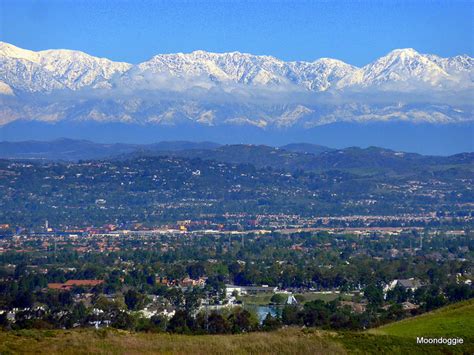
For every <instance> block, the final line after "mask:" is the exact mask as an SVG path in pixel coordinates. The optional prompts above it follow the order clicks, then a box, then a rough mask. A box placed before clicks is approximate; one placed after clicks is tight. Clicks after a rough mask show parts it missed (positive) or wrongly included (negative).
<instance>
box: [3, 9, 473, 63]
mask: <svg viewBox="0 0 474 355" xmlns="http://www.w3.org/2000/svg"><path fill="white" fill-rule="evenodd" d="M473 17H474V1H455V0H451V1H421V0H416V1H362V2H359V1H357V2H356V1H338V2H329V1H291V2H290V1H287V2H283V1H258V2H257V1H252V2H248V1H142V0H133V1H131V0H130V1H100V0H95V1H80V0H75V1H66V0H35V1H23V0H0V40H2V41H5V42H9V43H12V44H15V45H17V46H20V47H24V48H28V49H33V50H40V49H49V48H69V49H78V50H82V51H85V52H87V53H90V54H92V55H96V56H104V57H108V58H111V59H114V60H122V61H128V62H131V63H137V62H140V61H144V60H147V59H149V58H150V57H152V56H153V55H154V54H157V53H173V52H190V51H192V50H196V49H204V50H207V51H215V52H225V51H234V50H237V51H241V52H249V53H254V54H268V55H273V56H276V57H278V58H281V59H284V60H314V59H317V58H320V57H332V58H337V59H341V60H344V61H346V62H348V63H351V64H355V65H364V64H367V63H368V62H370V61H372V60H373V59H375V58H377V57H379V56H381V55H384V54H386V53H388V52H389V51H390V50H392V49H395V48H405V47H413V48H415V49H417V50H418V51H420V52H423V53H434V54H438V55H441V56H452V55H456V54H469V55H471V56H473V54H474V53H473V52H474V49H473V47H474V39H473V36H474V34H473V33H474V29H473V24H472V22H473Z"/></svg>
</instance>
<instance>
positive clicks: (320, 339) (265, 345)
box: [0, 300, 474, 355]
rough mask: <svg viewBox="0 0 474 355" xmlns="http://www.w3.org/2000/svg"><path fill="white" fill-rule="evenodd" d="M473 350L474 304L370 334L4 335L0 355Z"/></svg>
mask: <svg viewBox="0 0 474 355" xmlns="http://www.w3.org/2000/svg"><path fill="white" fill-rule="evenodd" d="M416 336H425V337H439V336H444V337H461V338H463V339H464V344H463V345H457V346H447V345H445V346H441V345H417V344H416ZM473 352H474V300H470V301H466V302H461V303H458V304H455V305H451V306H448V307H445V308H442V309H439V310H437V311H434V312H431V313H428V314H425V315H422V316H419V317H415V318H412V319H407V320H404V321H401V322H396V323H392V324H389V325H386V326H383V327H380V328H377V329H372V330H369V331H367V332H340V333H338V332H329V331H321V330H315V329H299V328H287V329H281V330H279V331H275V332H269V333H250V334H241V335H194V336H193V335H178V334H150V333H130V332H125V331H119V330H112V329H107V330H105V329H101V330H93V329H80V330H22V331H11V332H0V354H15V353H36V354H45V353H48V354H59V353H60V354H91V353H103V354H137V353H140V354H143V353H145V354H151V353H169V354H171V353H173V354H206V355H209V354H249V353H251V354H276V353H278V354H344V353H358V354H375V353H395V354H420V353H421V354H423V353H424V354H433V353H444V354H449V353H470V354H472V353H473Z"/></svg>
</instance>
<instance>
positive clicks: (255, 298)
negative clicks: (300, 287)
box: [237, 292, 351, 306]
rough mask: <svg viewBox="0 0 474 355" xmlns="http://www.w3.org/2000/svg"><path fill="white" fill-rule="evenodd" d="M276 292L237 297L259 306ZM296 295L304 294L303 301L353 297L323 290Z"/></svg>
mask: <svg viewBox="0 0 474 355" xmlns="http://www.w3.org/2000/svg"><path fill="white" fill-rule="evenodd" d="M273 295H274V294H273V293H268V294H259V295H244V296H239V297H237V299H239V300H240V301H242V302H243V303H244V304H249V305H257V306H266V305H268V304H269V303H270V299H271V298H272V296H273ZM294 296H302V297H303V298H304V300H303V303H306V302H310V301H315V300H321V301H324V302H330V301H333V300H335V299H336V298H338V297H339V296H342V298H343V299H348V300H349V299H350V298H351V297H350V296H348V295H346V294H342V295H340V294H338V293H322V292H306V293H295V294H294Z"/></svg>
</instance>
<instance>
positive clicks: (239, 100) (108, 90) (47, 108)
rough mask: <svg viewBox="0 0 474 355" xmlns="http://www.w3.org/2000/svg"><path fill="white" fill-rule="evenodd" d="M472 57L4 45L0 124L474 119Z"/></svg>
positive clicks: (266, 124) (0, 45)
mask: <svg viewBox="0 0 474 355" xmlns="http://www.w3.org/2000/svg"><path fill="white" fill-rule="evenodd" d="M473 95H474V59H473V58H471V57H469V56H467V55H458V56H454V57H450V58H442V57H439V56H436V55H433V54H421V53H419V52H417V51H416V50H414V49H412V48H405V49H396V50H393V51H391V52H390V53H388V54H387V55H385V56H382V57H380V58H378V59H376V60H375V61H373V62H372V63H369V64H367V65H365V66H363V67H360V68H358V67H355V66H352V65H350V64H347V63H344V62H342V61H340V60H337V59H331V58H320V59H317V60H314V61H312V62H308V61H288V62H285V61H283V60H280V59H278V58H275V57H272V56H264V55H252V54H248V53H240V52H228V53H212V52H206V51H202V50H199V51H194V52H191V53H177V54H158V55H155V56H153V57H152V58H150V59H149V60H147V61H144V62H142V63H138V64H129V63H125V62H114V61H111V60H109V59H107V58H98V57H94V56H91V55H89V54H86V53H84V52H80V51H74V50H62V49H61V50H43V51H38V52H34V51H29V50H25V49H22V48H19V47H15V46H13V45H11V44H8V43H5V42H0V126H4V125H7V124H9V123H11V122H15V121H18V120H30V121H41V122H48V123H51V124H56V123H58V122H62V121H66V122H69V121H71V122H82V121H94V122H101V123H103V122H123V123H126V124H133V125H159V126H179V125H182V124H183V123H184V124H185V123H197V124H199V125H202V126H210V127H212V126H234V127H235V126H245V127H258V128H260V129H263V130H265V129H269V128H271V127H274V128H277V129H279V130H282V131H284V130H285V129H287V128H289V127H300V128H302V129H310V128H312V127H317V126H321V125H328V124H331V123H335V122H358V123H366V122H375V121H407V122H414V123H418V122H427V123H433V124H449V123H459V122H469V121H473V120H474V106H473V104H472V97H473Z"/></svg>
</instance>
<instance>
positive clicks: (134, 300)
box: [125, 289, 144, 311]
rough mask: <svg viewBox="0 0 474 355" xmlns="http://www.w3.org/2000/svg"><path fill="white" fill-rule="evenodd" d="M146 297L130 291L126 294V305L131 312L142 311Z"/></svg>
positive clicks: (132, 290)
mask: <svg viewBox="0 0 474 355" xmlns="http://www.w3.org/2000/svg"><path fill="white" fill-rule="evenodd" d="M143 302H144V297H143V295H141V294H140V293H138V292H137V291H135V290H134V289H130V290H128V291H127V292H126V293H125V304H126V305H127V307H128V309H129V310H131V311H136V310H138V309H140V308H141V307H142V305H143Z"/></svg>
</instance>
